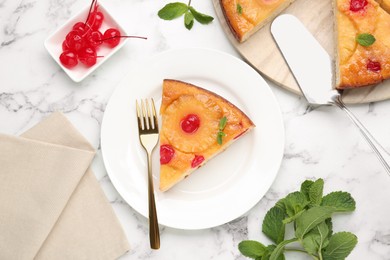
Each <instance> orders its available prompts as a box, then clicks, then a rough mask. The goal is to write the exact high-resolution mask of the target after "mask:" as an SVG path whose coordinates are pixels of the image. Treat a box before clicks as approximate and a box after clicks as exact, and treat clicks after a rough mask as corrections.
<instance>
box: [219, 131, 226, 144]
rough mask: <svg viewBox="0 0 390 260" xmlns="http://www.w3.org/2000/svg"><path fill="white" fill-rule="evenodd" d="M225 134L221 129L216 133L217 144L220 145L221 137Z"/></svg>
mask: <svg viewBox="0 0 390 260" xmlns="http://www.w3.org/2000/svg"><path fill="white" fill-rule="evenodd" d="M224 136H226V134H225V133H224V132H222V131H219V132H218V134H217V143H218V144H219V145H222V138H223V137H224Z"/></svg>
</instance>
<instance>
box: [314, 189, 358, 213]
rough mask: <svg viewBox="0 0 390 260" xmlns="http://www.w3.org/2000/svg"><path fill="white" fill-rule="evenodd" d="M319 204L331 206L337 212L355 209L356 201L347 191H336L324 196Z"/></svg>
mask: <svg viewBox="0 0 390 260" xmlns="http://www.w3.org/2000/svg"><path fill="white" fill-rule="evenodd" d="M321 206H328V207H333V208H335V209H336V211H338V212H348V211H353V210H355V208H356V202H355V200H354V199H353V198H352V196H351V194H349V193H348V192H343V191H336V192H332V193H329V194H328V195H326V196H324V197H323V198H322V202H321Z"/></svg>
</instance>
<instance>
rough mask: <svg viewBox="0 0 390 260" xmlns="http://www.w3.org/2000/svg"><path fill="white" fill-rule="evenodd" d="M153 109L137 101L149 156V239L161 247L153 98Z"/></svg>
mask: <svg viewBox="0 0 390 260" xmlns="http://www.w3.org/2000/svg"><path fill="white" fill-rule="evenodd" d="M151 107H152V111H150V107H149V102H148V100H147V99H146V100H145V102H144V101H143V100H141V108H140V107H139V105H138V101H136V110H137V119H138V135H139V140H140V142H141V145H142V147H143V148H144V149H145V151H146V154H147V158H148V201H149V240H150V247H151V248H152V249H159V248H160V232H159V229H158V220H157V211H156V203H155V199H154V189H153V176H152V161H151V155H152V152H153V150H154V148H155V147H156V145H157V142H158V137H159V134H158V121H157V115H156V108H155V106H154V101H153V99H152V100H151Z"/></svg>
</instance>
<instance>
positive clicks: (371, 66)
mask: <svg viewBox="0 0 390 260" xmlns="http://www.w3.org/2000/svg"><path fill="white" fill-rule="evenodd" d="M367 69H368V70H370V71H373V72H379V71H380V70H381V64H380V63H379V62H377V61H372V60H369V61H368V62H367Z"/></svg>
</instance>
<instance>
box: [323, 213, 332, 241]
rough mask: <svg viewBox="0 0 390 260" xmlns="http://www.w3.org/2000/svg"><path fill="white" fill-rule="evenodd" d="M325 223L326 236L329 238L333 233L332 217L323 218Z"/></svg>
mask: <svg viewBox="0 0 390 260" xmlns="http://www.w3.org/2000/svg"><path fill="white" fill-rule="evenodd" d="M325 224H326V225H327V226H328V230H329V232H328V238H330V237H331V236H332V235H333V223H332V219H331V218H328V219H327V220H325Z"/></svg>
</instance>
